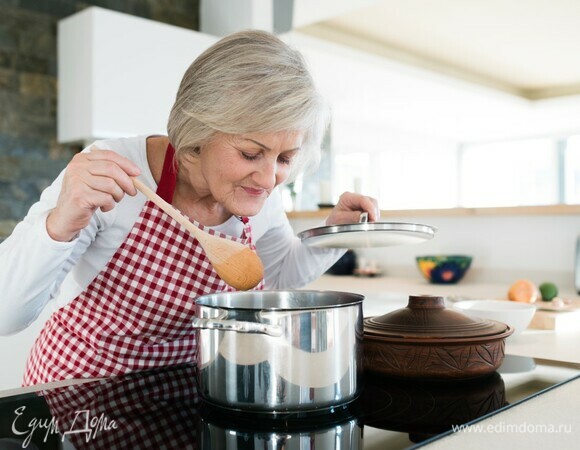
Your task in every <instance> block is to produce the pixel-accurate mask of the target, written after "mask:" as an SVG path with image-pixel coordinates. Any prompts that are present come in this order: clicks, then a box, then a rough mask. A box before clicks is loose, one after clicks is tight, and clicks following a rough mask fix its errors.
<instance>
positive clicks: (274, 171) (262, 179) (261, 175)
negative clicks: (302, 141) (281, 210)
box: [255, 161, 278, 189]
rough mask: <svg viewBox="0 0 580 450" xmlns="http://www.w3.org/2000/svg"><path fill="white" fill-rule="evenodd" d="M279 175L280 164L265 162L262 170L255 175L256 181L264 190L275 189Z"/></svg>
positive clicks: (261, 167)
mask: <svg viewBox="0 0 580 450" xmlns="http://www.w3.org/2000/svg"><path fill="white" fill-rule="evenodd" d="M277 175H278V164H277V163H276V161H274V162H271V161H264V163H263V164H262V165H261V166H260V169H259V170H258V171H257V172H256V174H255V181H256V182H257V183H258V184H259V185H260V187H261V188H263V189H273V188H274V187H276V179H277Z"/></svg>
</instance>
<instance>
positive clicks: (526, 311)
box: [453, 300, 536, 339]
mask: <svg viewBox="0 0 580 450" xmlns="http://www.w3.org/2000/svg"><path fill="white" fill-rule="evenodd" d="M453 308H455V309H456V310H457V311H460V312H462V313H463V314H466V315H468V316H470V317H479V318H483V319H491V320H497V321H498V322H503V323H505V324H507V325H509V326H510V327H512V328H513V329H514V334H512V335H511V336H510V337H513V336H516V335H517V334H519V333H521V332H522V331H524V330H525V329H526V328H527V327H528V325H529V324H530V322H531V321H532V317H534V313H535V312H536V307H535V306H534V305H531V304H529V303H520V302H512V301H509V300H464V301H460V302H457V303H454V304H453ZM508 339H509V338H508Z"/></svg>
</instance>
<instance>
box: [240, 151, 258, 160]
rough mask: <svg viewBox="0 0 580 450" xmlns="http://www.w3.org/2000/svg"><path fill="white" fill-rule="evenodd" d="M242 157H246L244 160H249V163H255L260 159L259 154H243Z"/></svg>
mask: <svg viewBox="0 0 580 450" xmlns="http://www.w3.org/2000/svg"><path fill="white" fill-rule="evenodd" d="M241 153H242V156H243V157H244V159H246V160H248V161H255V160H256V159H258V156H259V153H244V152H241Z"/></svg>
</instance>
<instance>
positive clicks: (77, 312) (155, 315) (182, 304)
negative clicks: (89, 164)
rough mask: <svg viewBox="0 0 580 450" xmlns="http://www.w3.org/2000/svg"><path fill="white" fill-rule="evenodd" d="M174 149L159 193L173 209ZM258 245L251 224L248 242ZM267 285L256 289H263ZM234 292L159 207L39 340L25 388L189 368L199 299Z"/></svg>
mask: <svg viewBox="0 0 580 450" xmlns="http://www.w3.org/2000/svg"><path fill="white" fill-rule="evenodd" d="M173 156H174V151H173V148H172V147H171V146H169V148H168V151H167V154H166V157H165V164H164V167H163V173H162V176H161V181H160V182H159V187H158V189H157V193H158V194H159V195H160V196H161V197H162V198H164V199H165V200H166V201H168V202H169V203H171V201H172V198H173V190H174V187H175V182H176V177H177V168H176V166H175V165H174V164H173V160H174V158H173ZM193 223H194V224H195V225H196V226H198V227H199V228H201V229H203V230H205V231H207V232H209V233H210V234H215V235H218V236H220V237H222V238H224V239H231V240H235V241H239V242H242V243H244V244H245V245H248V246H250V248H252V249H255V247H254V245H253V244H252V238H251V228H250V224H249V221H247V220H244V231H243V233H242V236H241V237H240V238H235V237H232V236H227V235H225V234H222V233H217V232H214V231H213V230H211V229H209V228H206V227H204V226H203V225H201V224H199V223H197V222H195V221H193ZM262 288H263V283H260V284H259V285H258V286H257V288H256V289H262ZM233 290H234V289H233V288H232V287H230V286H229V285H227V284H226V283H225V282H224V281H222V280H221V279H220V278H219V276H218V275H217V273H216V272H215V271H214V269H213V267H212V265H211V264H210V262H209V261H208V259H207V257H206V255H205V252H204V251H203V249H202V248H201V246H200V245H199V242H198V241H197V239H195V238H194V237H193V236H191V235H190V234H189V233H188V232H187V231H184V230H183V229H182V227H181V226H180V225H179V224H178V223H177V222H176V221H175V220H174V219H172V218H171V217H170V216H168V215H167V214H165V213H164V212H163V211H162V210H161V209H159V208H158V207H157V206H156V205H155V204H154V203H152V202H151V201H147V202H146V203H145V206H144V207H143V210H142V211H141V214H140V215H139V218H138V219H137V222H135V224H134V225H133V228H132V230H131V231H130V233H129V235H128V236H127V238H126V239H125V241H124V242H123V244H122V245H121V247H119V249H118V250H117V252H116V253H115V255H114V256H113V257H112V258H111V260H110V261H109V263H108V264H107V265H106V267H105V268H104V269H103V270H102V271H101V273H99V275H97V277H96V278H95V279H94V280H93V282H92V283H91V284H90V285H89V286H88V287H87V288H86V290H85V291H84V292H82V293H81V294H80V295H79V296H78V297H77V298H75V299H74V300H72V301H71V302H70V303H69V304H68V305H66V306H64V307H63V308H61V309H59V310H58V311H56V312H55V313H54V314H53V315H52V316H51V317H50V318H49V320H48V322H47V323H46V325H45V327H44V329H43V330H42V331H41V333H40V336H39V337H38V338H37V340H36V342H35V344H34V346H33V348H32V351H31V353H30V356H29V357H28V361H27V364H26V371H25V375H24V381H23V384H24V385H32V384H41V383H46V382H49V381H55V380H63V379H70V378H86V377H89V378H92V377H109V376H113V375H119V374H123V373H128V372H133V371H138V370H146V369H151V368H155V367H162V366H168V365H174V364H181V363H185V362H189V361H191V360H192V358H193V354H194V350H195V348H196V341H195V337H194V334H193V332H192V328H191V319H192V318H193V317H194V315H195V299H196V298H197V297H199V296H200V295H204V294H208V293H211V292H218V291H233Z"/></svg>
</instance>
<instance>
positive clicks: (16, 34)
mask: <svg viewBox="0 0 580 450" xmlns="http://www.w3.org/2000/svg"><path fill="white" fill-rule="evenodd" d="M88 6H101V7H103V8H108V9H112V10H116V11H120V12H124V13H128V14H132V15H135V16H140V17H145V18H148V19H152V20H157V21H159V22H164V23H169V24H172V25H177V26H181V27H184V28H190V29H193V30H198V29H199V15H198V10H199V1H198V0H171V1H168V0H101V1H98V0H95V1H84V2H79V1H74V0H0V241H2V240H3V239H4V238H5V237H6V236H7V235H9V234H10V233H11V231H12V229H13V227H14V225H15V224H16V223H17V222H18V221H19V220H21V219H22V218H23V217H24V216H25V215H26V211H28V208H29V207H30V205H31V204H32V203H34V202H35V201H36V200H38V198H39V196H40V193H41V192H42V190H43V189H44V188H45V187H47V186H48V185H49V184H50V183H51V182H52V180H53V179H54V178H55V177H56V176H57V175H58V173H59V172H60V171H61V170H62V169H63V168H64V167H65V166H66V164H67V162H68V161H69V160H70V158H71V157H72V155H73V154H74V153H75V152H77V151H79V148H78V147H75V146H63V145H59V144H57V142H56V115H57V114H56V111H57V100H56V99H57V86H58V80H57V73H56V66H57V61H56V30H57V22H58V20H60V19H62V18H64V17H67V16H69V15H71V14H74V13H75V12H78V11H80V10H82V9H85V8H86V7H88Z"/></svg>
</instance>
